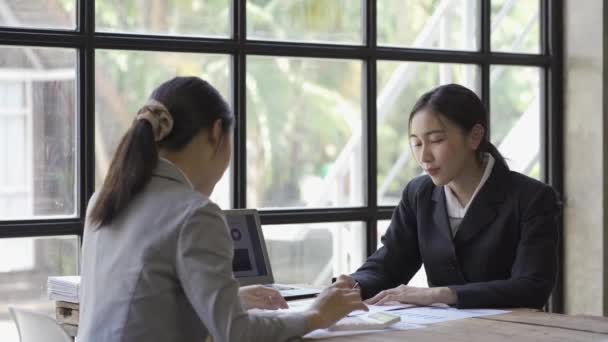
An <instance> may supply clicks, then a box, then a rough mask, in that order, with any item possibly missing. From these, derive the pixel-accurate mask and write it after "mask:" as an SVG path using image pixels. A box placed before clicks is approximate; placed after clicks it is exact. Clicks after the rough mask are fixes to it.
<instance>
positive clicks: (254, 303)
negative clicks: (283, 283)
mask: <svg viewBox="0 0 608 342" xmlns="http://www.w3.org/2000/svg"><path fill="white" fill-rule="evenodd" d="M239 297H240V298H241V302H242V303H243V307H244V308H245V310H249V309H264V310H277V309H287V308H288V306H287V302H286V301H285V298H283V296H281V294H280V293H279V291H277V290H275V289H273V288H270V287H267V286H263V285H249V286H242V287H240V288H239Z"/></svg>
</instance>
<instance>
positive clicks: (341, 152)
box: [247, 56, 366, 208]
mask: <svg viewBox="0 0 608 342" xmlns="http://www.w3.org/2000/svg"><path fill="white" fill-rule="evenodd" d="M247 72H248V77H247V159H248V160H247V206H249V207H254V208H255V207H327V206H357V205H362V204H363V194H364V190H365V184H366V182H365V173H364V171H363V170H364V167H363V160H364V157H363V141H362V137H363V135H362V133H361V131H362V113H361V112H362V109H361V108H362V101H361V91H362V83H361V82H362V80H361V78H362V76H361V73H362V62H360V61H350V60H333V59H315V58H283V57H258V56H254V57H249V59H248V64H247Z"/></svg>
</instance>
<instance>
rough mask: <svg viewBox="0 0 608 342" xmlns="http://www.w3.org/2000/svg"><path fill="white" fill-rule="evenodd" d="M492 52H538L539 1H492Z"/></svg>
mask: <svg viewBox="0 0 608 342" xmlns="http://www.w3.org/2000/svg"><path fill="white" fill-rule="evenodd" d="M491 31H492V34H491V35H492V37H491V38H492V50H495V51H505V52H525V53H539V52H540V1H538V0H492V28H491Z"/></svg>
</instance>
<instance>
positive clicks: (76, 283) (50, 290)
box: [47, 276, 80, 303]
mask: <svg viewBox="0 0 608 342" xmlns="http://www.w3.org/2000/svg"><path fill="white" fill-rule="evenodd" d="M79 288H80V277H79V276H65V277H49V278H48V280H47V294H48V297H49V299H50V300H56V301H58V300H60V301H64V302H70V303H78V302H79Z"/></svg>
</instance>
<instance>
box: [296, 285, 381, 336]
mask: <svg viewBox="0 0 608 342" xmlns="http://www.w3.org/2000/svg"><path fill="white" fill-rule="evenodd" d="M355 310H363V311H368V310H369V309H368V308H367V306H366V305H365V304H364V303H363V301H361V294H360V292H359V290H356V289H354V290H353V289H341V288H336V287H328V288H326V289H325V290H323V292H321V293H320V294H319V296H317V299H316V300H315V301H314V302H313V304H312V305H311V307H310V309H309V311H308V312H307V313H308V328H309V329H310V331H312V330H316V329H323V328H327V327H329V326H331V325H332V324H334V323H336V322H337V321H339V320H340V319H341V318H342V317H344V316H346V315H348V314H349V313H351V312H352V311H355Z"/></svg>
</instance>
